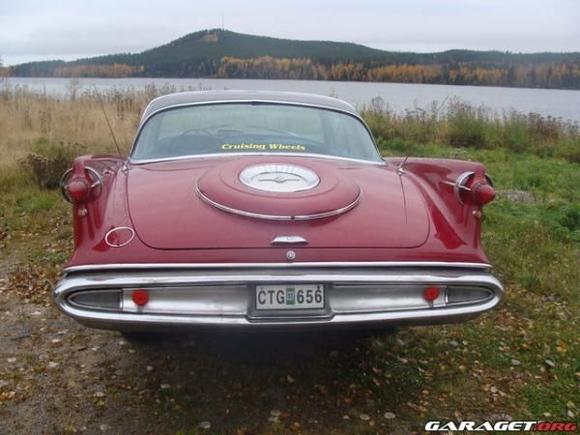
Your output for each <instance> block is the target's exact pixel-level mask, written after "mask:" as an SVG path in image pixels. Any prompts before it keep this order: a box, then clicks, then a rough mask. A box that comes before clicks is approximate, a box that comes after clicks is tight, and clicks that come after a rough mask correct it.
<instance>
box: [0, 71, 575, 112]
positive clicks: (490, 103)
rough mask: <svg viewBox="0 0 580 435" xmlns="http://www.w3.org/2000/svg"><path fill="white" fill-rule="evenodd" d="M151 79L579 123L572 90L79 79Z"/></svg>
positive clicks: (35, 84) (35, 85) (29, 81)
mask: <svg viewBox="0 0 580 435" xmlns="http://www.w3.org/2000/svg"><path fill="white" fill-rule="evenodd" d="M70 82H71V81H70V79H66V78H28V77H27V78H20V77H11V78H9V79H8V83H9V85H10V86H26V87H28V88H29V89H31V90H35V91H39V92H46V93H49V94H57V95H66V94H67V92H68V86H69V84H70ZM151 84H154V85H155V86H156V87H163V86H171V87H174V88H175V89H176V90H177V91H179V90H200V89H213V90H218V89H244V90H272V91H295V92H310V93H315V94H322V95H332V96H336V97H338V98H341V99H343V100H346V101H348V102H349V103H351V104H353V105H355V106H356V107H359V108H360V107H361V106H362V105H364V104H368V103H370V101H371V100H372V99H373V98H375V97H381V98H382V99H383V100H384V101H385V103H386V104H388V105H389V106H390V107H391V108H392V109H394V110H396V111H405V110H407V109H414V108H417V107H418V108H428V107H429V106H430V105H431V103H433V102H437V103H443V102H445V101H449V100H450V99H452V98H459V99H461V100H463V101H465V102H467V103H470V104H472V105H475V106H481V105H483V106H485V107H488V108H490V109H492V110H495V111H496V112H497V113H499V114H501V113H503V112H508V111H511V110H516V111H518V112H523V113H529V112H534V113H539V114H541V115H544V116H553V117H558V118H563V119H567V120H573V121H576V122H580V91H569V90H554V89H524V88H498V87H483V86H448V85H417V84H400V83H370V82H330V81H312V80H242V79H163V78H127V79H93V78H86V79H80V82H79V85H80V86H81V91H82V89H91V88H93V87H96V88H97V89H98V90H108V89H115V88H116V89H142V88H144V87H145V86H148V85H151Z"/></svg>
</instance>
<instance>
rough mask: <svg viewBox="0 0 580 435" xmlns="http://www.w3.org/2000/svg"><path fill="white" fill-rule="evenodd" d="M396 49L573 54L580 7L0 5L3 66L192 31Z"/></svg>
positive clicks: (500, 2) (364, 0)
mask: <svg viewBox="0 0 580 435" xmlns="http://www.w3.org/2000/svg"><path fill="white" fill-rule="evenodd" d="M222 14H223V21H224V25H225V28H227V29H229V30H233V31H236V32H242V33H252V34H259V35H267V36H275V37H281V38H293V39H326V40H334V41H351V42H357V43H360V44H365V45H369V46H371V47H375V48H382V49H387V50H397V51H405V50H409V51H422V52H427V51H440V50H446V49H450V48H470V49H477V50H487V49H496V50H511V51H524V52H530V51H580V0H436V1H435V0H396V1H391V0H356V1H354V0H349V1H342V0H322V1H316V0H292V1H290V0H276V1H273V0H269V1H265V0H260V1H250V0H245V1H233V0H211V1H192V0H189V1H186V0H163V1H149V2H148V1H144V0H94V1H90V0H74V1H73V0H51V1H42V0H13V1H10V0H0V57H1V58H2V59H3V60H4V63H5V64H8V65H10V64H17V63H21V62H26V61H31V60H42V59H65V60H69V59H76V58H79V57H87V56H94V55H99V54H110V53H118V52H138V51H142V50H145V49H147V48H151V47H154V46H157V45H160V44H163V43H165V42H169V41H171V40H173V39H175V38H178V37H180V36H183V35H184V34H187V33H191V32H194V31H197V30H201V29H207V28H215V27H221V26H222Z"/></svg>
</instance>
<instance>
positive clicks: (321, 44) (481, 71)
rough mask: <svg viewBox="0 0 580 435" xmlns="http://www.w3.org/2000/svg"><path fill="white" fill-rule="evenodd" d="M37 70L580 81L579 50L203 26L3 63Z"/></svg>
mask: <svg viewBox="0 0 580 435" xmlns="http://www.w3.org/2000/svg"><path fill="white" fill-rule="evenodd" d="M4 73H5V74H10V75H14V76H37V77H220V78H253V79H304V80H351V81H377V82H397V83H431V84H454V85H485V86H517V87H533V88H564V89H580V53H509V52H498V51H482V52H478V51H470V50H449V51H445V52H441V53H404V52H388V51H383V50H376V49H372V48H369V47H365V46H362V45H357V44H351V43H342V42H329V41H291V40H284V39H276V38H267V37H262V36H253V35H243V34H239V33H234V32H229V31H225V30H215V29H214V30H209V31H202V32H197V33H192V34H190V35H186V36H184V37H183V38H180V39H178V40H175V41H173V42H171V43H169V44H166V45H163V46H160V47H156V48H153V49H151V50H147V51H144V52H142V53H136V54H117V55H108V56H100V57H95V58H90V59H80V60H77V61H74V62H64V61H48V62H32V63H27V64H22V65H17V66H14V67H11V68H9V69H5V70H4Z"/></svg>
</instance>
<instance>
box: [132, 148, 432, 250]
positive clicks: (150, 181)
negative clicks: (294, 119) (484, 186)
mask: <svg viewBox="0 0 580 435" xmlns="http://www.w3.org/2000/svg"><path fill="white" fill-rule="evenodd" d="M272 164H280V165H281V164H284V165H287V164H290V165H294V166H293V167H300V168H306V169H309V170H311V171H312V172H314V173H315V174H316V175H317V176H318V177H319V179H320V180H319V183H318V185H317V186H316V187H314V188H312V189H311V190H309V191H296V192H282V193H281V192H279V191H260V190H259V189H256V187H255V186H250V187H248V186H243V185H242V184H243V183H241V182H240V180H239V179H240V174H241V173H242V172H241V171H243V170H244V169H247V168H249V167H256V165H258V167H261V166H259V165H266V166H267V167H268V168H271V165H272ZM268 165H270V166H268ZM277 167H279V166H277ZM249 173H250V176H251V175H252V171H249ZM296 176H297V177H300V176H301V175H300V174H298V173H297V174H296ZM277 177H278V175H276V176H275V177H270V178H269V179H268V180H266V181H265V182H266V183H271V184H272V183H273V186H274V190H279V188H280V186H282V185H284V184H286V181H288V185H291V184H292V183H293V182H294V181H292V180H284V179H283V177H282V178H279V177H278V178H277ZM127 191H128V203H129V210H130V215H131V220H132V221H133V225H134V228H135V231H136V233H137V235H138V237H139V238H140V239H141V240H142V241H143V242H144V243H145V244H146V245H148V246H150V247H152V248H156V249H183V250H188V249H230V248H240V249H244V248H254V249H255V248H270V247H271V246H272V241H273V239H274V238H276V237H280V236H298V237H301V238H303V239H305V240H306V241H307V245H306V246H307V247H309V248H337V249H338V248H414V247H419V246H421V245H422V244H424V243H425V241H426V239H427V237H428V235H429V216H428V213H427V210H426V206H425V202H424V199H423V197H422V195H421V193H420V192H419V190H418V189H417V187H416V186H415V184H414V183H412V182H411V181H410V180H408V179H406V178H405V177H400V176H399V175H398V174H397V173H396V168H394V167H390V166H386V165H376V164H367V163H358V162H351V161H346V160H338V159H336V160H334V159H323V158H312V157H311V158H305V157H286V156H285V157H276V156H273V157H255V156H243V157H231V158H229V157H219V158H214V159H191V160H180V161H173V162H159V163H150V164H146V165H134V166H131V167H130V170H129V176H128V186H127ZM220 206H221V207H220ZM236 210H241V211H249V212H256V214H258V215H261V216H262V217H259V218H258V217H249V216H247V215H244V214H243V213H242V214H240V213H236ZM332 210H336V211H337V212H336V213H334V214H332V215H330V216H328V217H323V218H314V219H311V220H278V219H276V218H275V219H268V218H264V217H263V216H264V215H266V216H267V215H276V216H278V215H287V214H290V215H293V216H294V215H297V216H306V215H308V213H310V215H316V213H319V214H320V213H323V212H325V211H332ZM294 212H296V213H294Z"/></svg>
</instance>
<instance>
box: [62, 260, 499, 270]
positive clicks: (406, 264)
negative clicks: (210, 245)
mask: <svg viewBox="0 0 580 435" xmlns="http://www.w3.org/2000/svg"><path fill="white" fill-rule="evenodd" d="M317 267H329V268H343V267H344V268H346V267H355V268H359V267H362V268H376V267H384V268H435V269H439V268H451V269H455V268H457V269H491V267H492V266H491V264H489V263H468V262H466V263H463V262H445V261H361V262H349V261H326V262H324V261H321V262H314V261H313V262H296V263H122V264H121V263H111V264H87V265H79V266H69V267H65V269H64V272H65V273H73V272H99V271H103V270H131V269H147V270H155V269H175V270H184V269H192V270H197V269H246V268H247V269H258V268H263V269H278V268H306V269H310V268H317Z"/></svg>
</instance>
